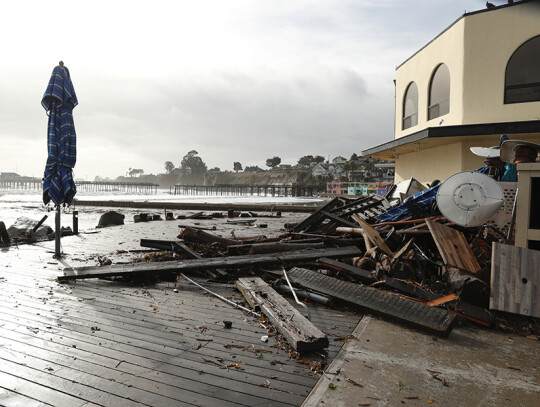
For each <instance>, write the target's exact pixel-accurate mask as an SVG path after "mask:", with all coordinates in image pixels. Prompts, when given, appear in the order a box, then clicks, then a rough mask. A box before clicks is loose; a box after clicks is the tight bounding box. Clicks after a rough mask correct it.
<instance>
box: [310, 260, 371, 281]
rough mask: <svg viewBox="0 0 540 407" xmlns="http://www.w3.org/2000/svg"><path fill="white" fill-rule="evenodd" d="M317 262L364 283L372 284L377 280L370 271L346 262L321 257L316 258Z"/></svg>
mask: <svg viewBox="0 0 540 407" xmlns="http://www.w3.org/2000/svg"><path fill="white" fill-rule="evenodd" d="M317 263H319V264H320V265H322V266H326V267H328V268H330V269H332V270H337V271H344V272H345V273H346V274H347V275H349V276H351V277H352V278H353V279H354V280H355V281H361V282H362V283H364V284H373V283H375V282H377V281H378V280H377V278H376V277H375V276H374V275H373V274H372V273H371V271H368V270H364V269H361V268H358V267H355V266H351V265H350V264H346V263H343V262H341V261H337V260H333V259H327V258H321V259H318V260H317Z"/></svg>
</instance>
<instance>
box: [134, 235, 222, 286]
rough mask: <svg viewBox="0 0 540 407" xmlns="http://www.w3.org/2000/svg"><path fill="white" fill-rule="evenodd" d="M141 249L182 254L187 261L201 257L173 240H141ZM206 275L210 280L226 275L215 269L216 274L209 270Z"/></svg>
mask: <svg viewBox="0 0 540 407" xmlns="http://www.w3.org/2000/svg"><path fill="white" fill-rule="evenodd" d="M141 246H142V247H152V248H155V249H159V250H168V251H172V252H175V253H178V254H182V255H183V256H184V257H186V258H188V259H201V258H202V256H201V255H199V254H198V253H196V252H195V251H194V250H192V249H191V248H189V247H188V246H186V245H185V244H184V243H182V242H179V241H174V240H153V239H141ZM205 271H206V273H207V274H208V275H209V276H210V277H211V278H216V277H218V276H221V277H224V276H226V275H227V272H226V271H224V270H220V269H216V270H214V271H215V272H216V273H217V274H216V273H214V272H213V271H210V270H205Z"/></svg>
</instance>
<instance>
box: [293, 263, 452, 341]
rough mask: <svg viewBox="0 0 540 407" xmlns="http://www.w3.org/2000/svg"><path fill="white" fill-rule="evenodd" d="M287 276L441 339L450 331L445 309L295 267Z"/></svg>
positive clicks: (350, 303)
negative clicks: (439, 336) (438, 336)
mask: <svg viewBox="0 0 540 407" xmlns="http://www.w3.org/2000/svg"><path fill="white" fill-rule="evenodd" d="M287 274H288V276H289V278H290V280H291V281H292V282H294V283H296V284H299V285H301V286H302V287H305V288H308V289H310V290H314V291H317V292H320V293H322V294H326V295H328V296H330V297H332V298H334V299H337V300H341V301H344V302H346V303H347V304H349V305H353V306H356V307H359V308H360V309H363V310H365V311H367V312H370V313H374V314H378V315H381V316H384V317H387V318H389V319H392V320H396V321H399V322H401V323H406V324H409V325H412V326H415V327H417V328H421V329H423V330H426V331H429V332H432V333H435V334H437V335H441V336H448V335H449V334H450V332H451V330H452V323H453V321H454V319H455V315H453V314H451V313H449V312H448V311H447V310H445V309H442V308H436V307H430V306H429V305H425V304H423V303H420V302H415V301H411V300H407V299H404V298H402V297H400V296H397V295H393V294H390V293H387V292H385V291H381V290H378V289H376V288H370V287H363V286H359V285H358V284H354V283H349V282H346V281H342V280H339V279H337V278H333V277H328V276H325V275H322V274H319V273H316V272H313V271H310V270H305V269H301V268H297V267H295V268H293V269H292V270H290V271H289V272H288V273H287Z"/></svg>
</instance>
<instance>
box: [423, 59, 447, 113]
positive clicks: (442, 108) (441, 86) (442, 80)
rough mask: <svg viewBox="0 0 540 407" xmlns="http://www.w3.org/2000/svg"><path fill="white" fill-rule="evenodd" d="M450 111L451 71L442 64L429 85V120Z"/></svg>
mask: <svg viewBox="0 0 540 407" xmlns="http://www.w3.org/2000/svg"><path fill="white" fill-rule="evenodd" d="M449 111H450V71H449V70H448V67H447V66H446V65H445V64H440V65H439V66H438V67H437V69H436V70H435V73H434V74H433V77H432V78H431V84H430V86H429V107H428V120H431V119H434V118H436V117H439V116H444V115H445V114H447V113H448V112H449Z"/></svg>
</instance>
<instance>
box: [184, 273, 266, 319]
mask: <svg viewBox="0 0 540 407" xmlns="http://www.w3.org/2000/svg"><path fill="white" fill-rule="evenodd" d="M180 275H181V276H182V278H184V279H185V280H186V281H187V282H189V283H191V284H193V285H194V286H197V287H199V288H200V289H201V290H203V291H206V292H207V293H208V294H211V295H213V296H214V297H216V298H218V299H220V300H221V301H223V302H226V303H227V304H229V305H232V306H233V307H235V308H239V309H241V310H242V311H245V312H249V313H250V314H252V315H255V316H256V317H257V318H260V317H261V314H258V313H257V312H254V311H252V310H250V309H247V308H246V307H242V306H241V305H238V304H237V303H235V302H233V301H231V300H228V299H227V298H225V297H222V296H221V295H219V294H216V293H214V292H212V291H210V290H209V289H208V288H205V287H203V286H202V285H200V284H199V283H196V282H195V281H193V280H192V279H191V278H189V277H187V276H186V275H185V274H183V273H180Z"/></svg>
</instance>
